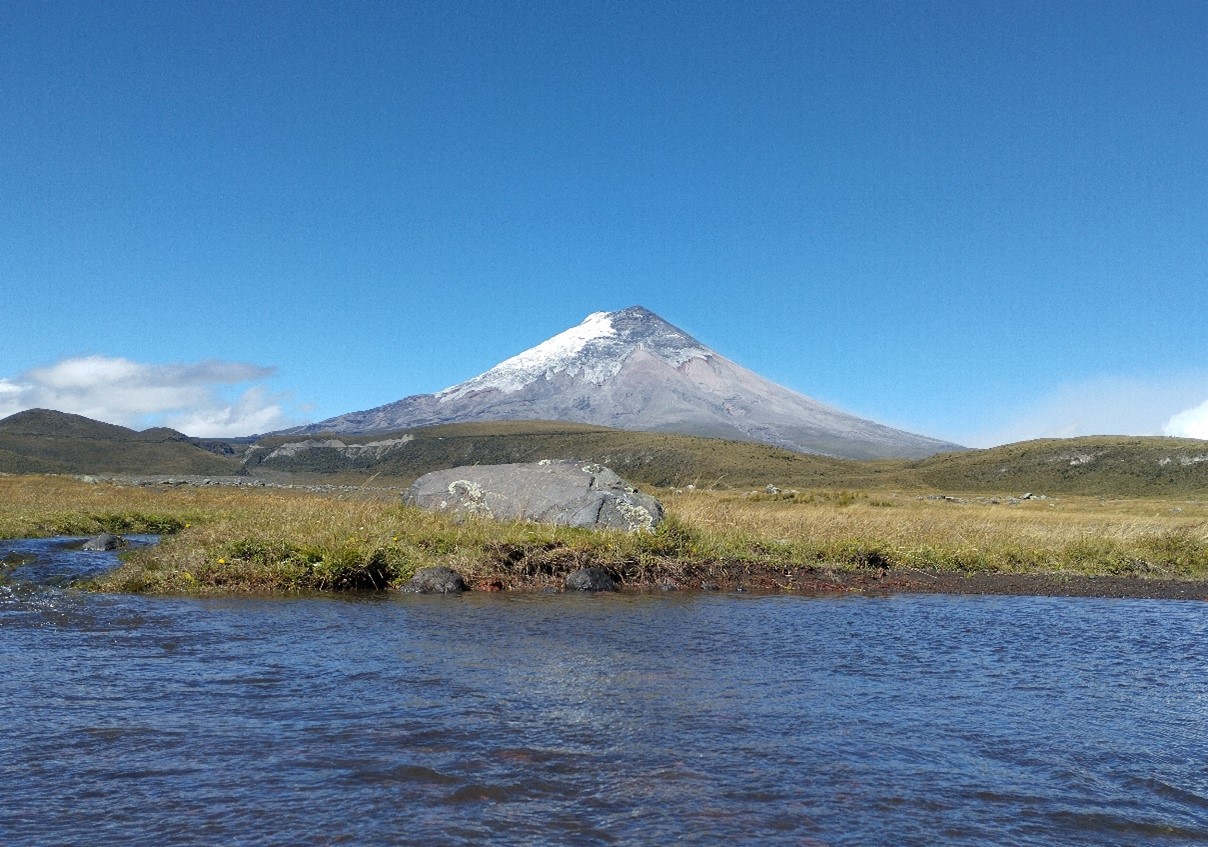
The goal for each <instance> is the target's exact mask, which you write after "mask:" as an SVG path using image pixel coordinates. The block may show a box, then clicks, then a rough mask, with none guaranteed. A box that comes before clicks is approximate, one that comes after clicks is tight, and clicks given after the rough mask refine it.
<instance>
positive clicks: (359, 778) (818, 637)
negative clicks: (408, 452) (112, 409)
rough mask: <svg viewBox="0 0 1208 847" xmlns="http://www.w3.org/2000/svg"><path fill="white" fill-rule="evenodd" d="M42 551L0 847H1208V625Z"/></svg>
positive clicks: (1129, 606)
mask: <svg viewBox="0 0 1208 847" xmlns="http://www.w3.org/2000/svg"><path fill="white" fill-rule="evenodd" d="M6 545H7V546H6ZM16 546H17V547H19V548H20V549H19V550H18V549H15V547H14V545H13V544H12V543H8V542H5V543H4V544H0V558H3V557H4V556H7V555H9V554H16V553H19V554H20V555H21V556H22V557H28V556H29V555H31V554H30V551H31V549H32V550H36V549H37V545H36V544H33V545H31V544H30V543H23V544H19V545H16ZM49 555H51V556H58V557H60V558H58V559H56V560H55V561H56V563H55V564H54V565H53V566H51V565H40V566H39V567H42V568H43V570H42V571H40V572H41V573H46V574H50V575H51V576H52V577H53V578H52V579H50V580H49V581H50V582H51V583H53V584H51V585H45V584H37V583H36V582H32V581H26V582H24V583H22V582H16V583H10V584H8V585H5V586H2V587H0V680H3V682H2V683H0V685H3V693H4V697H3V698H0V725H3V726H5V727H6V728H7V729H8V733H7V736H6V739H5V744H4V745H2V746H0V780H3V784H4V785H5V786H6V790H5V802H4V803H3V804H2V805H0V835H2V837H0V841H2V842H3V843H4V844H5V845H13V846H14V847H27V845H28V847H33V845H44V844H56V845H66V846H67V847H74V845H81V847H82V845H94V844H99V843H113V844H123V845H134V847H140V845H147V846H148V847H171V845H193V844H198V845H201V844H207V845H208V844H216V843H221V844H232V845H279V844H298V845H312V844H313V845H331V844H355V845H408V844H415V845H421V844H422V845H428V844H436V845H446V844H447V845H463V844H464V845H477V844H482V843H488V842H489V843H491V844H501V845H507V844H517V845H520V844H525V845H528V844H537V845H541V844H557V845H562V844H581V845H603V844H622V845H645V844H661V843H676V844H688V845H698V844H699V845H706V844H709V845H711V844H717V843H735V844H761V845H762V844H770V845H879V844H885V845H969V844H996V845H1046V847H1047V845H1052V844H1062V845H1103V844H1134V843H1146V844H1159V845H1163V844H1169V845H1176V844H1191V843H1201V842H1204V841H1208V825H1206V823H1205V821H1206V820H1208V769H1206V767H1205V764H1204V757H1203V751H1204V749H1206V745H1208V673H1206V672H1205V671H1206V669H1205V666H1204V663H1203V660H1202V659H1201V658H1200V656H1201V653H1202V645H1203V643H1204V638H1205V636H1206V635H1208V614H1206V613H1208V607H1206V606H1204V605H1203V604H1197V603H1181V602H1154V601H1139V600H1127V601H1111V600H1078V599H1074V600H1063V599H1052V598H1011V597H999V598H977V597H909V596H901V597H884V598H823V599H817V598H802V597H788V596H779V597H752V596H746V597H737V596H735V597H725V596H715V595H710V596H700V595H690V594H682V595H676V596H671V597H663V596H659V597H630V596H614V597H606V598H592V597H561V596H547V595H525V596H507V595H504V596H498V595H496V596H471V597H465V598H462V599H460V600H453V599H451V598H438V599H437V600H432V599H430V598H407V597H375V598H363V597H362V598H354V599H350V600H317V599H295V600H277V601H274V600H264V599H226V600H198V599H150V598H138V597H94V596H89V595H83V594H79V593H76V592H72V591H71V590H65V589H63V588H62V587H59V586H60V585H61V583H62V582H63V580H62V579H60V577H63V576H65V575H66V576H69V575H70V569H69V567H68V566H69V565H70V562H71V561H75V560H71V559H70V557H68V558H66V559H65V558H63V557H64V556H66V555H67V554H66V553H64V552H63V551H62V550H57V549H56V550H50V551H49ZM9 561H16V560H15V559H10V560H9ZM22 561H23V562H24V563H23V564H21V565H20V566H19V567H20V568H29V567H30V566H31V563H30V562H28V561H27V560H25V559H22ZM64 562H67V565H64ZM97 566H98V565H97V563H96V562H95V561H92V560H89V561H86V562H84V563H83V565H82V567H85V568H94V567H97ZM65 567H66V568H67V570H64V568H65ZM16 569H17V568H14V570H16ZM38 572H39V571H36V570H35V571H28V570H27V571H26V573H27V574H28V573H38Z"/></svg>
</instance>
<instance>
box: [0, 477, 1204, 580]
mask: <svg viewBox="0 0 1208 847" xmlns="http://www.w3.org/2000/svg"><path fill="white" fill-rule="evenodd" d="M656 493H657V494H659V496H660V497H661V498H662V499H663V500H664V502H665V504H666V505H667V508H668V514H669V518H668V519H667V520H666V521H665V522H664V523H663V525H662V526H661V527H660V528H659V529H658V531H656V532H654V533H650V534H637V535H627V534H623V533H615V532H593V531H588V530H574V529H568V528H557V527H551V526H543V525H535V524H527V523H494V522H490V521H485V520H466V521H460V522H459V521H455V520H452V519H450V518H447V517H444V516H440V515H433V514H429V513H425V512H421V511H419V510H416V509H412V508H409V507H406V506H404V505H402V504H401V503H400V502H399V500H398V495H397V490H393V491H390V490H386V489H377V490H375V489H370V488H366V489H361V490H359V491H355V492H339V493H326V494H323V493H315V492H308V491H303V490H290V489H273V488H251V487H246V488H245V487H238V488H236V487H228V488H221V487H217V486H213V487H211V486H205V487H201V486H198V487H193V486H179V487H169V486H159V487H150V488H149V487H135V486H121V485H115V484H108V483H85V482H80V481H77V480H74V479H71V478H66V477H55V476H33V475H29V476H0V536H3V537H10V538H11V537H23V536H45V535H58V534H71V535H87V534H92V533H95V532H100V531H113V532H124V533H132V532H157V533H163V534H164V535H165V537H164V539H163V541H162V543H161V544H160V545H158V546H156V547H154V548H146V549H141V550H138V551H136V552H133V553H131V554H128V555H127V557H126V561H125V563H124V564H123V566H122V567H121V568H119V569H118V570H116V571H114V572H113V573H111V574H109V575H107V576H105V577H103V578H101V579H99V580H97V581H95V582H94V583H93V584H92V585H91V586H90V587H92V588H94V589H96V590H102V591H122V592H149V593H181V592H190V593H193V592H200V593H207V592H209V593H218V592H221V593H229V592H307V591H331V590H346V589H364V588H386V587H392V586H398V585H400V584H402V583H403V582H404V581H406V580H407V579H408V578H410V576H411V575H412V574H413V573H414V571H415V570H416V569H417V568H419V567H425V566H430V565H447V566H449V567H452V568H454V569H456V570H458V571H460V572H461V573H463V574H464V575H465V576H466V577H467V578H468V579H469V580H470V581H471V582H474V583H477V584H478V585H479V586H480V587H493V588H515V587H525V588H533V587H540V586H542V585H546V584H556V583H560V582H561V579H562V578H563V577H564V576H565V574H566V573H568V572H569V571H570V570H573V569H574V568H577V567H581V566H584V565H589V564H590V565H597V566H602V567H604V568H606V569H607V570H609V571H610V572H612V573H613V574H614V576H616V577H618V578H619V579H621V580H622V581H623V582H625V583H628V584H630V585H636V584H661V583H673V584H676V585H680V586H687V587H693V586H697V587H698V586H699V585H701V584H702V583H708V582H715V583H721V584H731V585H732V584H740V583H742V582H743V581H744V580H747V579H750V580H752V581H753V584H762V585H768V584H779V582H778V581H779V580H782V579H784V580H786V583H785V584H789V583H791V579H790V578H791V577H792V575H793V574H795V573H798V574H799V573H803V572H809V573H822V574H825V573H841V572H845V571H853V570H886V569H920V570H928V571H959V572H978V573H981V572H1007V573H1049V574H1093V575H1108V574H1110V575H1124V576H1135V577H1164V578H1175V579H1195V580H1203V579H1208V503H1206V502H1205V501H1202V500H1199V499H1194V498H1191V499H1182V498H1165V499H1161V498H1148V499H1106V498H1099V497H1086V496H1069V497H1065V496H1063V497H1039V496H1037V497H1033V498H1029V499H1020V498H1009V497H987V496H984V495H965V496H953V495H939V494H934V493H932V494H920V493H918V492H915V491H895V490H890V489H878V490H875V491H867V490H858V489H811V490H803V491H798V492H777V491H772V492H768V491H766V490H760V491H758V492H751V491H745V492H744V491H724V490H719V491H706V490H685V491H681V492H680V493H675V492H674V491H668V490H663V491H659V492H656Z"/></svg>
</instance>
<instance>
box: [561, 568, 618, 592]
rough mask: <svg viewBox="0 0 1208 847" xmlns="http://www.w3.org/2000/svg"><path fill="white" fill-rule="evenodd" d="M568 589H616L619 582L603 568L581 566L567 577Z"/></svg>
mask: <svg viewBox="0 0 1208 847" xmlns="http://www.w3.org/2000/svg"><path fill="white" fill-rule="evenodd" d="M566 589H567V591H616V590H617V584H616V583H615V582H613V580H612V577H610V576H609V575H608V572H607V571H606V570H604V569H603V568H579V570H577V571H572V572H571V573H570V574H568V575H567V577H566Z"/></svg>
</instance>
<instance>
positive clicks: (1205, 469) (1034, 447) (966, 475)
mask: <svg viewBox="0 0 1208 847" xmlns="http://www.w3.org/2000/svg"><path fill="white" fill-rule="evenodd" d="M906 467H907V468H908V469H909V470H910V471H911V472H913V473H916V474H917V475H918V479H919V480H920V481H921V482H922V483H924V484H926V485H929V486H932V487H935V488H938V489H943V490H949V491H995V490H996V491H1015V492H1024V491H1033V492H1038V493H1039V492H1044V493H1046V494H1052V493H1063V494H1092V495H1115V496H1151V495H1167V496H1169V495H1174V494H1196V495H1202V494H1203V492H1205V491H1208V441H1200V440H1197V439H1192V438H1167V437H1164V436H1105V435H1098V436H1086V437H1082V438H1057V439H1047V438H1044V439H1037V440H1034V441H1021V442H1019V443H1016V444H1004V445H1002V446H1001V447H991V448H989V449H986V450H969V451H967V452H962V453H948V454H944V455H942V456H933V457H931V458H928V459H923V460H921V461H917V462H911V463H909V464H908V465H907V466H906Z"/></svg>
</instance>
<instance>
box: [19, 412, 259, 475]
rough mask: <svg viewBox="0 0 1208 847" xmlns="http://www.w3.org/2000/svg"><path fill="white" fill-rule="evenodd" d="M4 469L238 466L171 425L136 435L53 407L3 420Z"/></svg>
mask: <svg viewBox="0 0 1208 847" xmlns="http://www.w3.org/2000/svg"><path fill="white" fill-rule="evenodd" d="M0 470H4V471H6V472H8V473H83V474H89V473H130V474H145V473H179V474H212V475H221V474H231V473H235V472H237V471H238V470H239V463H238V462H237V461H235V460H233V459H224V458H222V457H220V456H217V455H215V454H213V453H211V452H208V451H207V450H205V449H203V448H201V447H199V446H197V445H196V444H195V443H194V442H193V441H192V440H191V439H190V438H189V437H188V436H187V435H184V434H183V433H180V432H177V431H176V430H174V429H168V428H167V427H155V428H153V429H146V430H143V431H142V432H137V431H135V430H133V429H128V428H126V427H124V426H117V425H115V424H109V423H103V422H101V421H95V420H92V419H91V418H86V417H84V416H83V415H73V414H70V413H68V412H57V411H54V410H52V409H28V410H26V411H24V412H17V413H16V414H15V415H10V416H9V417H7V418H4V419H0Z"/></svg>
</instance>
